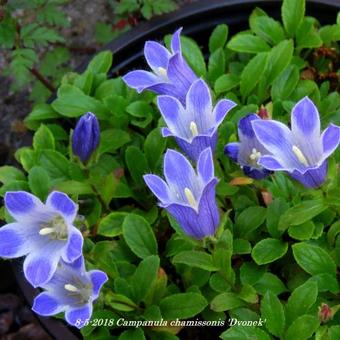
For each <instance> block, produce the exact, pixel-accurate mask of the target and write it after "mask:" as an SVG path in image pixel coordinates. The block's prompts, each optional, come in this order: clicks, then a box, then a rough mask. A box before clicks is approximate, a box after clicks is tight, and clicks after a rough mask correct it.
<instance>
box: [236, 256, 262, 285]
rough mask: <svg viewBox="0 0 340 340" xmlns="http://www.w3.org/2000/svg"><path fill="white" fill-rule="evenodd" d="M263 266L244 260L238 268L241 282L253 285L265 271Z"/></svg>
mask: <svg viewBox="0 0 340 340" xmlns="http://www.w3.org/2000/svg"><path fill="white" fill-rule="evenodd" d="M265 271H266V270H265V268H264V267H259V266H257V265H256V264H255V263H253V262H245V263H243V265H242V266H241V269H240V279H241V283H242V284H243V285H244V284H250V285H251V286H253V285H254V284H255V283H256V282H257V281H259V280H260V279H261V277H262V276H263V275H264V273H265Z"/></svg>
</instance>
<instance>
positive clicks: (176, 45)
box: [171, 27, 183, 53]
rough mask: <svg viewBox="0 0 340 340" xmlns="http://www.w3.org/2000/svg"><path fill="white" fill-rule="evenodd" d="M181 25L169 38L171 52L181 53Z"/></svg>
mask: <svg viewBox="0 0 340 340" xmlns="http://www.w3.org/2000/svg"><path fill="white" fill-rule="evenodd" d="M182 29H183V28H182V27H181V28H179V29H178V30H177V31H176V32H175V33H174V34H173V35H172V38H171V51H172V53H182V49H181V32H182Z"/></svg>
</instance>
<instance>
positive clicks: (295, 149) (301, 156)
mask: <svg viewBox="0 0 340 340" xmlns="http://www.w3.org/2000/svg"><path fill="white" fill-rule="evenodd" d="M292 150H293V152H294V154H295V156H296V157H297V159H298V160H299V162H300V163H302V164H303V165H305V166H308V161H307V159H306V157H305V155H304V154H303V153H302V151H301V150H300V149H299V148H298V147H297V146H296V145H293V147H292Z"/></svg>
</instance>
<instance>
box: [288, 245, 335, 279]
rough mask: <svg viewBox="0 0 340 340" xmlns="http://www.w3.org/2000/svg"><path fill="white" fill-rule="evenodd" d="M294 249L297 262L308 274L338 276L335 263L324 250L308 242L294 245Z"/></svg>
mask: <svg viewBox="0 0 340 340" xmlns="http://www.w3.org/2000/svg"><path fill="white" fill-rule="evenodd" d="M292 248H293V254H294V258H295V260H296V262H297V263H298V265H299V266H300V267H301V268H302V269H303V270H305V271H306V272H307V273H309V274H311V275H317V274H323V273H326V274H327V273H328V274H331V275H335V274H336V265H335V262H334V260H333V259H332V258H331V257H330V256H329V254H328V252H327V251H325V250H324V249H322V248H320V247H318V246H316V245H312V244H309V243H306V242H301V243H297V244H294V245H293V246H292Z"/></svg>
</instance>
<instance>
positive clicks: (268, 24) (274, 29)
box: [251, 15, 285, 45]
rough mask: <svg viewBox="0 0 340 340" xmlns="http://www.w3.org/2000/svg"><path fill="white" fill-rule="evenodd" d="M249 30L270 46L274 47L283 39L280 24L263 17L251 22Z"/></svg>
mask: <svg viewBox="0 0 340 340" xmlns="http://www.w3.org/2000/svg"><path fill="white" fill-rule="evenodd" d="M251 29H252V31H253V32H254V33H255V34H256V35H258V36H259V37H260V38H262V39H264V40H266V41H267V42H268V43H270V44H274V45H276V44H278V43H279V42H280V41H282V40H283V39H284V38H285V36H284V32H283V28H282V26H281V24H280V23H279V22H278V21H276V20H274V19H272V18H270V17H267V16H264V15H261V16H258V17H256V18H254V20H252V26H251Z"/></svg>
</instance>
